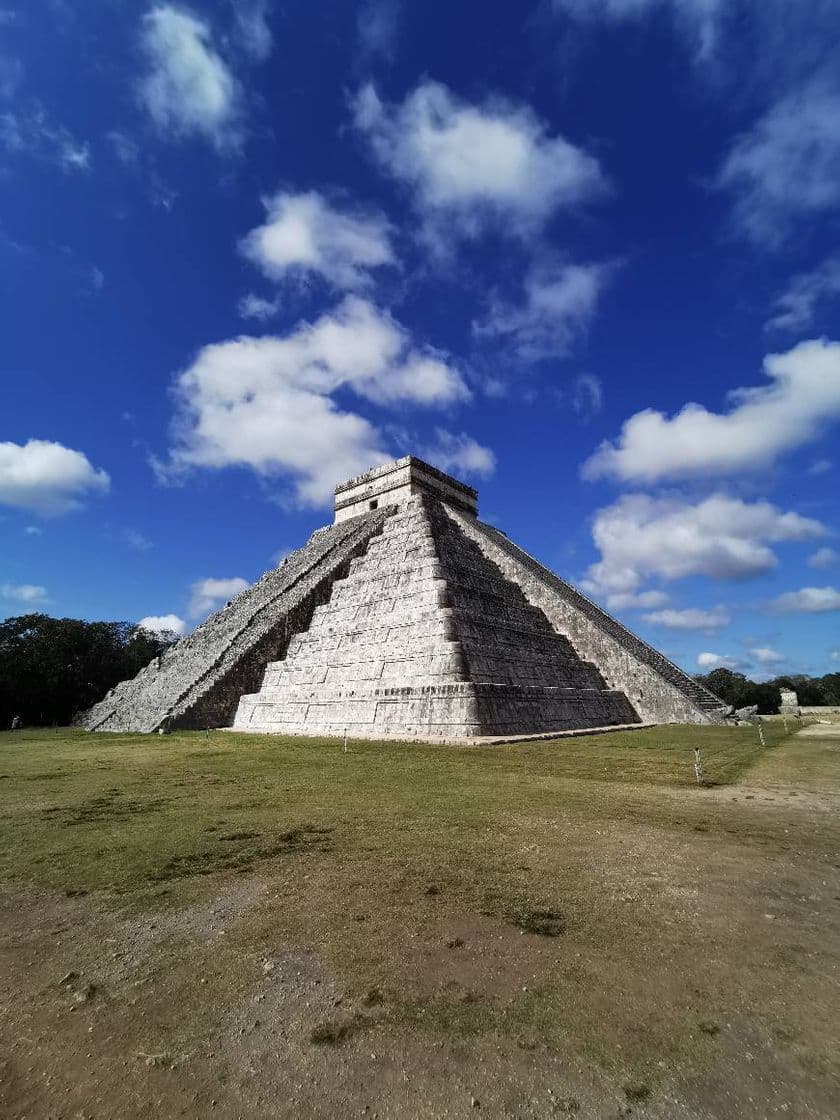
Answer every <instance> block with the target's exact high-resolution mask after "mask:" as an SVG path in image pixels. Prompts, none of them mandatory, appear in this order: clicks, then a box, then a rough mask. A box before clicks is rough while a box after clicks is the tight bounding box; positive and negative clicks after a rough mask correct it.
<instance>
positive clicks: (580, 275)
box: [473, 263, 613, 361]
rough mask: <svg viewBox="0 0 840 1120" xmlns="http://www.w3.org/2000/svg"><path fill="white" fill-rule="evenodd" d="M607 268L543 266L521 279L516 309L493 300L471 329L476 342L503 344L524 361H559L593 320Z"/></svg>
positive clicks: (604, 282)
mask: <svg viewBox="0 0 840 1120" xmlns="http://www.w3.org/2000/svg"><path fill="white" fill-rule="evenodd" d="M612 272H613V266H612V265H610V264H557V263H552V264H545V263H542V264H540V265H537V266H534V267H533V268H532V269H531V270H530V272H529V273H528V275H527V276H526V277H525V291H524V298H523V299H522V301H521V302H520V303H515V304H512V303H507V302H504V301H501V300H495V301H494V302H493V303H492V304H491V306H490V308H489V311H488V313H487V314H486V316H485V317H484V319H482V320H480V321H477V322H475V323H473V331H474V333H475V334H476V335H477V336H478V337H491V338H507V339H509V340H510V342H511V345H512V348H513V350H514V352H515V353H516V354H518V356H519V357H520V358H522V359H523V360H524V361H534V360H539V359H541V358H562V357H565V356H566V355H567V354H568V353H569V351H570V349H571V347H572V344H573V343H574V341H575V340H576V339H577V338H578V337H580V336H581V335H582V334H584V333H585V332H586V330H587V329H588V327H589V325H590V323H591V322H592V319H593V317H594V315H595V310H596V308H597V306H598V300H599V298H600V296H601V292H602V291H603V289H604V287H605V285H606V283H607V281H608V279H609V277H610V275H611V274H612Z"/></svg>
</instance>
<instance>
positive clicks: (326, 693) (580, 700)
mask: <svg viewBox="0 0 840 1120" xmlns="http://www.w3.org/2000/svg"><path fill="white" fill-rule="evenodd" d="M640 722H641V721H640V719H639V717H638V715H637V714H636V712H635V711H634V710H633V707H632V705H631V704H630V703H629V701H628V700H627V698H626V696H625V695H624V694H623V693H622V692H615V691H610V690H602V689H574V688H550V687H541V686H534V687H527V686H522V685H506V684H500V685H494V684H476V683H472V682H469V681H464V682H457V683H450V684H437V685H425V686H421V687H414V688H412V687H406V688H379V689H376V688H370V689H364V688H358V687H357V688H354V689H325V688H320V689H311V690H303V689H299V690H297V691H296V694H295V695H294V696H290V695H289V693H288V690H284V691H283V695H282V699H281V698H280V697H278V700H277V702H272V696H271V692H270V690H269V691H267V690H263V691H262V692H259V693H255V694H253V695H250V696H243V697H242V698H241V700H240V702H239V709H238V711H237V713H236V719H235V720H234V724H233V730H234V731H255V732H262V733H269V734H277V735H313V736H318V735H342V736H343V735H344V734H345V733H346V734H347V735H348V736H349V737H350V738H357V739H360V738H364V739H394V740H399V741H406V740H412V739H417V740H420V739H422V740H435V741H449V740H463V739H476V738H481V739H488V738H490V739H492V738H499V737H505V738H508V739H509V738H519V737H521V736H532V735H552V734H556V733H558V732H563V731H584V730H589V729H592V728H604V727H612V726H622V727H625V726H630V725H636V724H639V723H640Z"/></svg>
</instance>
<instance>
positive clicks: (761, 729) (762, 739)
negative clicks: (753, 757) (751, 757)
mask: <svg viewBox="0 0 840 1120" xmlns="http://www.w3.org/2000/svg"><path fill="white" fill-rule="evenodd" d="M758 738H759V739H760V741H761V745H762V747H764V746H766V745H767V744H766V743H765V742H764V728H763V727H762V726H761V724H760V723H759V725H758Z"/></svg>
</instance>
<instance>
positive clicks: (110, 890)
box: [0, 721, 840, 1120]
mask: <svg viewBox="0 0 840 1120" xmlns="http://www.w3.org/2000/svg"><path fill="white" fill-rule="evenodd" d="M791 729H793V728H791ZM764 732H765V738H766V746H765V747H762V746H761V745H760V743H759V741H758V734H757V730H756V729H755V728H753V727H745V728H696V727H663V728H653V729H644V730H640V731H634V732H627V733H615V734H612V735H600V736H590V737H584V738H576V739H564V740H557V741H553V742H538V743H526V744H519V745H515V746H507V747H505V746H502V747H499V746H496V747H484V748H467V749H457V748H452V747H430V746H420V745H400V744H377V743H370V742H351V743H350V744H349V750H348V752H347V753H346V754H345V753H344V752H343V750H342V745H341V743H340V742H336V741H335V740H321V741H319V740H299V739H298V740H294V739H280V738H271V737H262V736H241V735H235V734H232V733H227V732H213V733H211V734H209V735H205V734H203V733H182V734H175V735H171V736H166V737H157V736H155V737H144V736H132V735H117V736H95V735H85V734H84V733H79V732H74V731H68V730H67V729H58V730H50V731H36V732H28V731H25V732H18V733H14V734H5V735H0V906H2V915H0V919H2V933H0V980H2V982H3V993H4V994H3V995H2V996H0V1003H2V1004H3V1016H2V1019H0V1044H2V1051H0V1115H2V1116H3V1117H4V1118H5V1117H7V1116H9V1117H21V1118H22V1117H28V1118H30V1120H31V1118H33V1117H41V1116H43V1117H47V1116H51V1117H56V1118H58V1117H67V1118H68V1120H69V1118H72V1117H77V1116H79V1115H84V1116H88V1117H91V1118H93V1117H96V1118H99V1117H107V1116H113V1117H121V1118H122V1117H133V1116H141V1115H146V1114H148V1113H150V1112H152V1111H154V1112H155V1114H156V1115H158V1116H173V1117H174V1116H189V1117H206V1116H208V1115H211V1114H212V1115H213V1116H221V1117H249V1118H250V1117H269V1116H270V1117H274V1116H282V1117H287V1116H288V1117H293V1116H294V1117H307V1116H312V1117H315V1116H318V1117H322V1116H323V1117H334V1116H345V1115H347V1116H351V1115H359V1116H362V1115H364V1116H374V1115H378V1116H379V1117H382V1118H384V1117H414V1116H417V1117H421V1116H422V1117H436V1116H453V1117H455V1116H468V1115H474V1114H475V1110H477V1109H480V1110H481V1111H482V1112H483V1114H484V1115H487V1116H511V1117H542V1116H554V1115H563V1114H566V1113H575V1114H577V1115H580V1116H592V1117H601V1116H619V1115H627V1114H629V1113H631V1112H632V1114H634V1115H638V1116H651V1117H654V1116H655V1117H663V1118H664V1117H695V1116H696V1117H706V1116H708V1117H724V1116H727V1117H728V1116H732V1115H734V1114H736V1113H739V1114H740V1115H742V1116H744V1117H751V1116H756V1117H758V1116H761V1117H764V1116H776V1115H779V1116H785V1115H795V1116H808V1117H823V1116H824V1117H834V1116H836V1115H838V1114H840V1087H839V1086H840V1080H838V1078H840V1059H838V1054H839V1053H840V1048H838V1043H840V1017H838V1013H837V1008H838V1007H839V1006H840V990H838V989H840V984H838V979H839V978H840V976H839V972H838V966H839V965H840V902H839V900H840V880H839V879H838V867H839V866H840V854H838V853H840V817H839V816H838V809H840V765H839V764H838V763H839V762H840V738H838V737H837V735H838V732H840V728H838V729H836V730H835V729H834V728H832V727H824V726H820V725H814V726H812V727H810V728H808V729H807V730H806V731H805V732H803V733H802V734H800V735H797V736H791V737H787V736H785V734H784V729H783V727H782V723H781V721H772V722H769V723H765V725H764ZM695 746H700V747H701V749H702V756H703V770H704V779H705V781H704V785H703V786H702V787H701V788H698V787H697V785H696V782H695V777H694V753H693V748H694V747H695Z"/></svg>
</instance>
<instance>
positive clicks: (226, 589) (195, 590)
mask: <svg viewBox="0 0 840 1120" xmlns="http://www.w3.org/2000/svg"><path fill="white" fill-rule="evenodd" d="M249 586H250V585H249V583H248V581H247V579H243V578H242V577H241V576H231V577H230V578H227V579H214V578H212V577H208V578H206V579H198V580H196V581H195V583H194V584H193V585H192V587H191V588H190V603H189V607H188V608H187V609H188V610H189V613H190V617H191V618H203V617H204V615H207V614H210V612H211V611H214V610H216V609H217V608H218V607H221V606H223V605H224V604H225V603H227V602H228V601H229V600H231V599H233V598H235V596H237V595H238V594H239V592H240V591H244V590H245V588H246V587H249ZM169 617H175V616H174V615H173V616H169ZM141 625H142V623H141Z"/></svg>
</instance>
